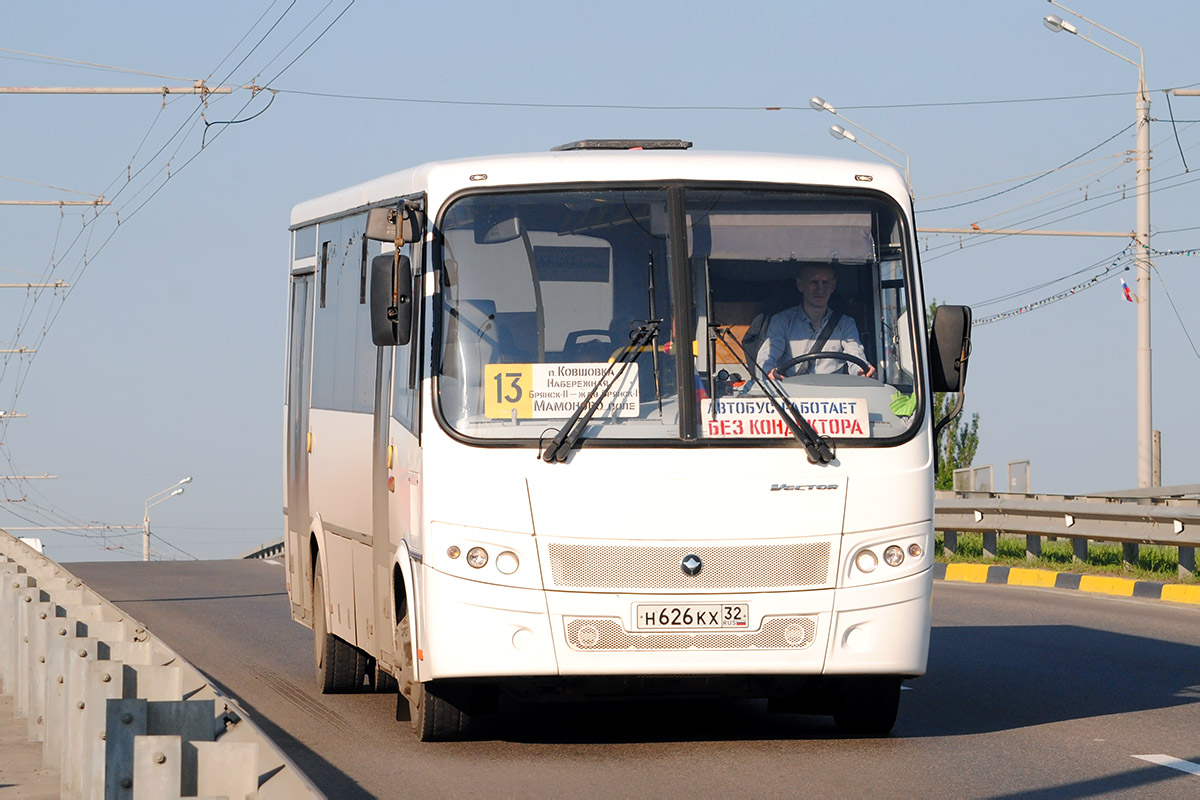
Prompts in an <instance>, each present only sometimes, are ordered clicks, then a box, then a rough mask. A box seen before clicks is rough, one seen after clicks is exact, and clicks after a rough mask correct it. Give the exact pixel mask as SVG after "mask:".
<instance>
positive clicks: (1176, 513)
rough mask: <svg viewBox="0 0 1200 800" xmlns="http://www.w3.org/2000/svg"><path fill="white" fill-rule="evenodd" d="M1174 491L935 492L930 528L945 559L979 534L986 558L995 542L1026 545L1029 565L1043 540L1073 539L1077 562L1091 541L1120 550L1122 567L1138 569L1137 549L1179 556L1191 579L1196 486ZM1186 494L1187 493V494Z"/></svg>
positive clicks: (1197, 531) (1197, 526)
mask: <svg viewBox="0 0 1200 800" xmlns="http://www.w3.org/2000/svg"><path fill="white" fill-rule="evenodd" d="M1171 488H1172V487H1165V488H1163V487H1160V488H1154V489H1146V490H1132V491H1128V492H1120V493H1112V494H1108V495H1088V496H1081V495H1047V494H1012V493H996V492H937V496H936V498H935V500H934V527H935V528H936V529H937V530H939V531H943V532H944V537H945V538H944V540H945V543H946V551H947V552H948V553H951V552H954V549H955V542H956V540H957V534H958V532H959V531H973V532H976V533H982V534H983V555H984V557H985V558H995V556H996V547H997V538H996V537H997V536H998V535H999V534H1019V535H1024V536H1025V537H1026V557H1027V558H1030V559H1032V558H1036V557H1037V556H1038V555H1040V553H1041V540H1042V537H1047V536H1048V537H1055V538H1060V539H1072V540H1073V542H1072V545H1073V548H1074V556H1075V558H1076V559H1077V560H1083V559H1084V558H1086V556H1087V543H1088V540H1097V541H1110V542H1121V543H1123V544H1125V545H1126V546H1127V547H1131V548H1134V549H1133V550H1132V551H1130V550H1128V549H1127V550H1126V556H1125V558H1126V561H1127V562H1129V561H1130V560H1131V557H1130V553H1131V552H1132V553H1133V556H1132V560H1134V561H1136V546H1137V545H1139V544H1160V545H1171V546H1176V547H1178V548H1179V576H1180V578H1185V579H1187V578H1192V577H1194V576H1195V572H1196V552H1195V547H1196V546H1197V545H1200V499H1197V498H1196V497H1195V491H1196V490H1198V489H1200V486H1198V487H1193V486H1184V487H1175V488H1178V489H1180V491H1179V492H1178V493H1176V494H1173V495H1172V494H1170V493H1169V490H1170V489H1171ZM1183 490H1191V491H1188V492H1185V491H1183Z"/></svg>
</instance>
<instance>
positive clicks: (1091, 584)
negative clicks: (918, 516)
mask: <svg viewBox="0 0 1200 800" xmlns="http://www.w3.org/2000/svg"><path fill="white" fill-rule="evenodd" d="M933 579H934V580H938V581H956V582H960V583H1002V584H1007V585H1009V586H1041V587H1043V588H1054V589H1076V590H1078V591H1081V592H1092V593H1094V594H1109V595H1113V596H1115V597H1141V598H1145V599H1148V600H1163V601H1166V602H1168V603H1185V604H1188V605H1195V606H1200V586H1196V585H1186V586H1185V585H1183V584H1179V583H1160V582H1158V581H1136V580H1133V579H1131V578H1113V577H1109V576H1107V575H1081V574H1080V573H1078V572H1053V571H1051V570H1048V569H1027V568H1024V567H1006V566H992V565H988V564H943V563H936V564H934V565H933Z"/></svg>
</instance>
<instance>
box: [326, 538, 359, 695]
mask: <svg viewBox="0 0 1200 800" xmlns="http://www.w3.org/2000/svg"><path fill="white" fill-rule="evenodd" d="M314 573H315V574H314V575H313V617H314V619H313V662H314V665H315V667H316V674H317V686H319V687H320V688H321V693H322V694H333V693H339V692H357V691H358V690H359V688H360V687H361V686H362V683H363V678H365V677H366V674H367V655H366V653H364V652H362V651H361V650H359V649H358V648H357V647H355V646H354V645H352V644H349V643H348V642H344V641H342V640H341V639H339V638H338V637H336V636H334V635H333V634H332V633H330V632H329V630H328V628H327V625H326V622H325V579H324V576H323V575H322V574H321V562H320V561H318V562H317V564H316V566H315V568H314Z"/></svg>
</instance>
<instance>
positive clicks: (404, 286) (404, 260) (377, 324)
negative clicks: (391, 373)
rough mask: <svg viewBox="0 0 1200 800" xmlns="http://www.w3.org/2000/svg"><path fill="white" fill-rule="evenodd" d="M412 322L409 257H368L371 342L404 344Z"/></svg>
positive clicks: (388, 255)
mask: <svg viewBox="0 0 1200 800" xmlns="http://www.w3.org/2000/svg"><path fill="white" fill-rule="evenodd" d="M412 321H413V275H412V264H411V263H410V262H409V260H408V256H404V255H402V256H399V257H397V256H396V255H395V254H394V253H385V254H383V255H381V256H375V257H374V258H373V259H371V341H373V342H374V343H375V344H376V345H377V346H379V347H387V346H389V345H406V344H408V340H409V338H410V337H411V336H412Z"/></svg>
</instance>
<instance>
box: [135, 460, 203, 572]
mask: <svg viewBox="0 0 1200 800" xmlns="http://www.w3.org/2000/svg"><path fill="white" fill-rule="evenodd" d="M191 482H192V476H191V475H188V476H187V477H186V478H184V479H183V480H181V481H179V482H178V483H176V484H173V485H171V486H168V487H167V488H165V489H163V490H162V491H161V492H155V493H154V494H152V495H150V496H149V497H147V498H146V513H145V514H144V515H143V516H142V561H149V560H150V507H151V506H156V505H158V504H159V503H161V502H164V501H166V500H170V499H171V498H172V497H174V496H175V495H178V494H183V484H185V483H191ZM156 498H157V499H156Z"/></svg>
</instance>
